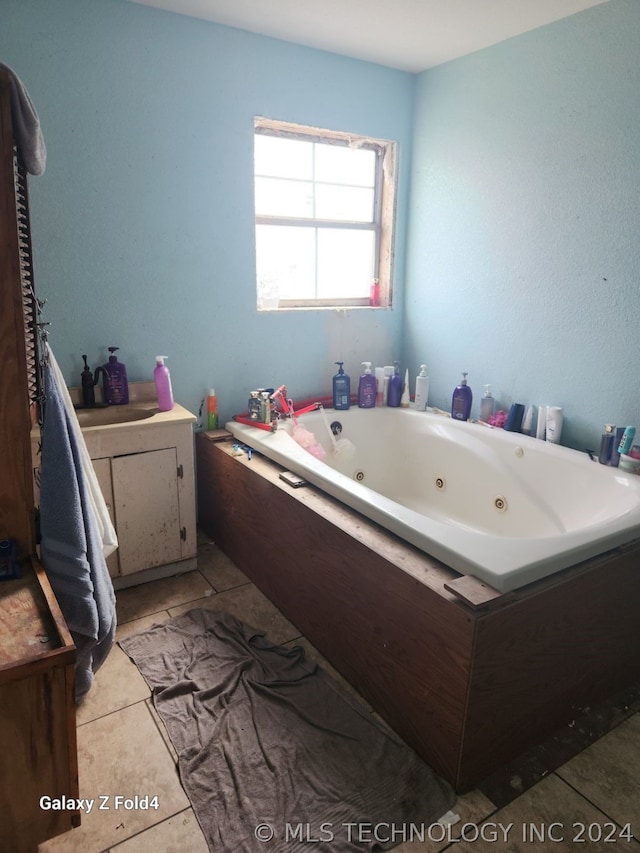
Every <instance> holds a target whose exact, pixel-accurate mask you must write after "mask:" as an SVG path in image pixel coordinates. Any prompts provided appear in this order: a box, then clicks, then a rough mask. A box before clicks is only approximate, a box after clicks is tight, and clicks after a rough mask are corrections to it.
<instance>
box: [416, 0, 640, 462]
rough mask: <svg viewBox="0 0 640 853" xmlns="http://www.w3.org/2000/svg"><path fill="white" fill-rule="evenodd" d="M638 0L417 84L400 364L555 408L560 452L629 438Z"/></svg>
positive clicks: (634, 346) (435, 397)
mask: <svg viewBox="0 0 640 853" xmlns="http://www.w3.org/2000/svg"><path fill="white" fill-rule="evenodd" d="M639 45H640V3H639V2H638V0H611V2H609V3H606V4H604V5H602V6H598V7H595V8H593V9H591V10H589V11H586V12H583V13H581V14H579V15H575V16H573V17H571V18H568V19H565V20H563V21H560V22H558V23H555V24H553V25H550V26H547V27H544V28H541V29H539V30H536V31H533V32H531V33H528V34H526V35H523V36H520V37H517V38H514V39H511V40H509V41H507V42H504V43H502V44H500V45H498V46H496V47H493V48H490V49H487V50H483V51H481V52H478V53H476V54H473V55H471V56H468V57H466V58H463V59H460V60H457V61H455V62H451V63H448V64H445V65H442V66H440V67H438V68H435V69H433V70H431V71H429V72H427V73H424V74H422V75H420V76H419V77H418V78H417V86H416V104H415V134H414V145H413V167H412V189H411V200H410V211H409V222H410V228H409V236H408V247H409V248H408V255H407V289H406V299H405V309H406V324H405V350H404V358H405V360H406V361H407V362H408V363H409V364H411V365H412V366H414V368H415V367H417V365H418V364H419V363H420V362H421V361H426V362H428V365H429V373H430V377H431V388H432V392H431V396H430V400H431V401H432V402H433V403H434V404H435V405H439V406H442V407H448V406H449V405H450V400H451V391H452V389H453V387H454V385H455V384H456V382H457V379H458V377H459V375H460V371H462V370H466V371H469V383H470V385H471V386H472V388H473V391H474V402H475V405H474V413H477V411H478V406H477V403H478V400H479V397H480V396H481V393H482V388H483V383H488V382H490V383H492V384H493V387H494V391H495V393H496V395H497V397H498V398H499V400H500V401H501V403H502V404H503V406H504V407H508V406H509V404H510V403H511V402H513V401H517V402H523V403H529V402H532V403H534V404H538V403H542V404H554V405H560V406H563V407H564V409H565V416H566V431H565V435H564V440H565V441H566V443H568V444H570V445H573V446H576V447H580V448H585V447H597V444H598V436H599V434H600V433H601V431H602V424H603V423H605V422H606V421H611V422H613V423H616V424H618V425H625V424H627V423H630V424H635V425H636V426H638V427H640V359H639V358H638V355H639V348H640V347H639V338H640V50H639Z"/></svg>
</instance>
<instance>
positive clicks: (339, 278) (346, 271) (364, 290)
mask: <svg viewBox="0 0 640 853" xmlns="http://www.w3.org/2000/svg"><path fill="white" fill-rule="evenodd" d="M374 252H375V233H374V232H373V231H355V230H353V229H349V230H346V229H345V230H342V229H338V228H336V229H333V228H319V229H318V299H332V298H338V299H340V298H342V299H347V298H354V297H368V296H369V288H370V286H371V281H372V279H373V275H374V273H373V270H374Z"/></svg>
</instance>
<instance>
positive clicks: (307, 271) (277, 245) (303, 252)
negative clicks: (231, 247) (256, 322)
mask: <svg viewBox="0 0 640 853" xmlns="http://www.w3.org/2000/svg"><path fill="white" fill-rule="evenodd" d="M315 258H316V254H315V229H314V228H295V227H287V226H283V225H256V264H257V272H258V308H276V307H277V302H278V300H279V299H314V298H315Z"/></svg>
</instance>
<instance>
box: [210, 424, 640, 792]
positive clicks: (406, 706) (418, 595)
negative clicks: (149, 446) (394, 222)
mask: <svg viewBox="0 0 640 853" xmlns="http://www.w3.org/2000/svg"><path fill="white" fill-rule="evenodd" d="M196 443H197V461H198V510H199V524H200V526H201V528H202V529H203V530H204V531H205V532H206V533H207V534H208V535H210V536H211V537H212V539H213V540H214V541H215V542H216V544H217V545H218V546H219V547H220V548H221V549H222V550H223V551H224V552H225V553H226V554H227V555H228V556H229V557H230V558H231V559H232V560H233V561H234V563H235V564H236V565H237V566H238V567H239V568H240V569H241V570H242V571H243V572H245V574H246V575H247V576H248V577H249V578H250V579H251V580H252V581H253V582H254V583H255V584H256V586H257V587H258V588H259V589H260V590H261V591H262V592H263V593H264V594H265V595H266V596H267V597H268V598H269V599H270V600H271V601H272V602H273V603H274V604H275V605H276V606H277V607H278V608H279V609H280V610H281V611H282V613H283V614H284V615H285V616H286V617H287V619H289V620H290V621H291V622H292V623H293V624H294V625H295V626H296V627H297V628H298V629H299V630H300V633H301V634H303V635H304V636H305V637H306V638H307V639H308V640H309V641H310V642H311V643H312V644H313V645H314V646H315V647H316V648H317V649H318V651H319V652H320V653H321V654H323V655H324V656H325V657H326V658H327V659H328V660H329V661H330V662H331V664H332V665H333V666H334V667H335V668H336V669H337V670H338V671H339V672H340V673H341V674H342V675H343V676H344V677H345V678H346V679H347V680H348V681H349V682H350V683H351V684H352V685H353V686H354V687H355V688H356V689H357V690H358V691H359V693H360V694H361V695H362V696H363V697H364V698H365V699H366V700H367V701H368V702H369V703H370V704H371V706H372V707H373V708H374V709H375V710H376V711H377V712H378V713H379V714H380V715H381V716H382V717H383V718H384V719H385V720H386V721H387V722H388V723H389V725H390V726H391V727H392V728H393V729H394V730H395V731H396V732H397V733H398V735H400V737H402V738H403V739H404V740H405V741H406V742H407V743H409V744H410V745H411V746H412V747H413V748H414V749H415V750H416V751H417V752H418V753H419V754H420V755H421V756H422V757H423V758H424V760H425V761H426V762H427V763H428V764H430V765H431V766H432V767H433V768H434V770H436V771H437V772H438V773H440V774H441V775H442V776H443V777H444V778H446V779H447V780H448V781H449V782H451V784H453V785H454V786H455V787H456V789H457V790H458V791H460V792H462V791H465V790H468V789H470V788H472V787H473V786H474V785H475V784H476V783H477V782H478V781H480V780H481V779H483V778H484V777H485V776H486V775H488V774H489V773H490V772H491V771H493V770H495V769H496V768H497V767H498V766H500V765H501V764H503V763H504V762H506V761H508V760H510V759H512V758H514V757H515V756H517V755H518V754H520V753H521V752H522V751H524V750H525V749H527V748H529V747H531V746H533V745H535V744H536V743H539V742H540V741H541V740H542V739H544V737H546V736H547V735H549V734H550V733H551V732H552V731H553V730H554V729H555V728H557V727H558V726H560V725H563V724H564V723H566V722H569V721H570V720H571V719H573V718H574V717H575V715H576V712H577V709H578V708H579V707H580V706H583V705H584V704H590V703H592V702H594V701H596V700H597V699H598V698H605V697H606V696H608V695H610V693H612V692H613V691H615V690H618V689H621V688H622V687H625V686H627V685H628V684H630V683H632V682H633V680H635V679H636V678H638V676H639V675H640V666H639V664H638V658H639V657H640V656H639V655H638V653H637V650H638V647H639V646H640V620H639V619H638V618H637V616H636V615H635V614H637V612H638V606H639V604H640V587H639V584H640V581H639V577H640V575H639V573H638V568H639V554H640V543H634V545H633V546H627V547H626V548H621V549H617V550H616V551H614V552H611V553H610V554H609V555H605V556H604V557H600V558H597V559H594V560H590V561H587V562H585V563H582V564H581V565H580V566H577V567H574V568H572V569H567V570H565V571H564V572H562V573H560V574H558V575H555V576H553V577H552V578H549V579H546V580H545V581H541V582H538V583H536V584H530V585H529V586H528V587H525V588H523V589H522V590H517V591H516V592H515V593H509V594H507V595H504V596H497V597H496V595H495V592H494V591H490V592H491V594H490V595H487V596H486V601H487V606H482V602H481V601H480V603H479V604H477V603H475V604H474V603H473V602H472V603H470V602H469V600H468V598H467V597H461V596H458V595H456V594H455V592H452V591H451V589H455V580H456V578H458V577H459V575H458V574H457V573H456V572H454V571H452V570H451V569H449V568H447V567H446V566H444V565H442V564H441V563H439V562H438V561H437V560H434V559H432V558H430V557H428V556H427V555H425V554H423V553H421V552H420V551H418V550H417V549H415V548H413V547H412V546H409V545H407V544H406V543H404V542H402V541H401V540H400V539H398V538H397V537H395V536H394V535H393V534H390V533H387V532H386V531H384V530H382V529H381V528H380V527H379V526H378V525H376V524H374V523H372V522H369V521H368V520H366V519H364V518H363V517H362V516H361V515H359V514H358V513H356V512H354V511H352V510H350V509H348V508H347V507H344V506H343V505H342V504H340V503H339V502H338V501H335V500H334V499H332V498H330V497H328V496H327V495H324V494H323V493H322V492H321V491H320V490H318V489H315V488H313V487H311V486H304V487H302V488H299V489H292V488H291V487H290V486H289V485H287V484H285V483H283V482H282V481H281V480H280V479H279V472H280V471H281V470H282V468H281V467H280V466H278V465H275V464H274V463H272V462H270V461H269V460H266V459H264V458H262V457H259V456H257V455H255V454H254V455H253V458H252V459H251V460H250V461H249V460H248V459H247V457H246V456H244V455H243V456H242V457H236V456H233V455H232V444H231V443H229V442H222V443H220V442H214V441H212V440H210V439H209V438H208V437H207V433H199V434H198V436H197V442H196ZM445 585H447V588H446V587H445ZM449 585H451V589H450V588H448V587H449ZM466 587H468V584H467V585H466ZM472 598H473V596H472ZM632 650H633V652H632Z"/></svg>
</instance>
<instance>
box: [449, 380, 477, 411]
mask: <svg viewBox="0 0 640 853" xmlns="http://www.w3.org/2000/svg"><path fill="white" fill-rule="evenodd" d="M472 402H473V393H472V392H471V388H469V386H468V385H467V374H466V373H463V374H462V382H461V383H460V384H459V385H457V386H456V388H455V390H454V392H453V397H452V398H451V417H452V418H455V420H457V421H468V420H469V417H470V416H471V403H472Z"/></svg>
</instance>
